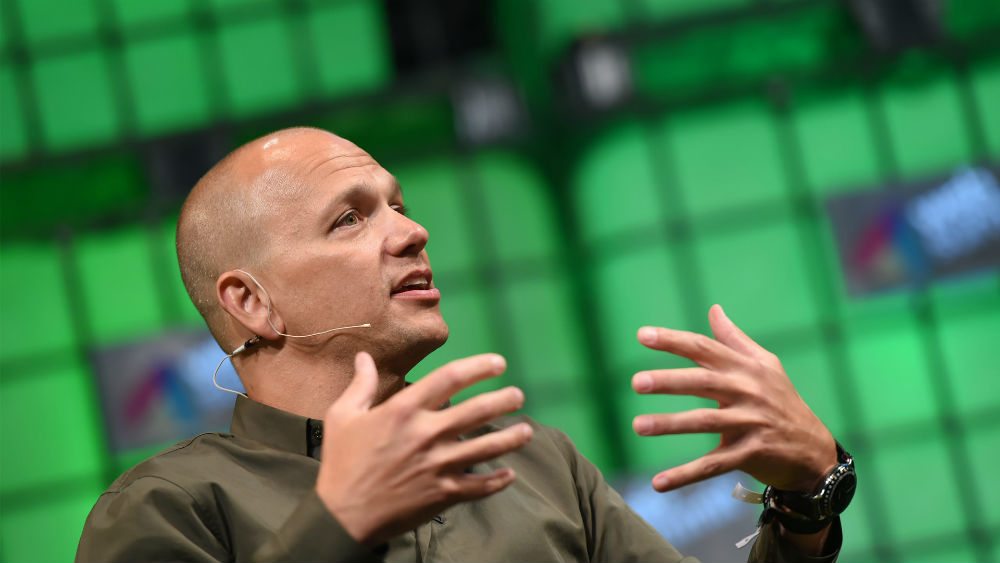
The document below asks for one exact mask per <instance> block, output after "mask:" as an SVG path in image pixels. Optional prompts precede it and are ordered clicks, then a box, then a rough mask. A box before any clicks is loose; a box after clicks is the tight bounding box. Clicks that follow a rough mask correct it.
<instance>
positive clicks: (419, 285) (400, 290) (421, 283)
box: [389, 268, 441, 299]
mask: <svg viewBox="0 0 1000 563" xmlns="http://www.w3.org/2000/svg"><path fill="white" fill-rule="evenodd" d="M432 281H433V274H432V273H431V271H430V269H427V268H421V269H418V270H413V271H412V272H410V273H408V274H406V275H405V276H404V277H403V278H401V279H400V280H399V281H398V282H396V284H395V285H394V286H393V288H392V290H391V291H390V292H389V295H390V296H391V297H394V298H406V299H440V298H441V293H440V292H439V291H438V290H437V288H435V287H434V285H433V283H432Z"/></svg>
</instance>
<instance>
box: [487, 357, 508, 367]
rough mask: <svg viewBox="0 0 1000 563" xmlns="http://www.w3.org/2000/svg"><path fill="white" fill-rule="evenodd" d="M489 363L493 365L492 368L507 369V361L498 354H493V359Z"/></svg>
mask: <svg viewBox="0 0 1000 563" xmlns="http://www.w3.org/2000/svg"><path fill="white" fill-rule="evenodd" d="M490 361H491V362H492V363H493V367H495V368H496V369H498V370H502V369H504V368H505V367H507V360H504V359H503V356H501V355H500V354H493V357H492V358H490Z"/></svg>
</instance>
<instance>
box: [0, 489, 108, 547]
mask: <svg viewBox="0 0 1000 563" xmlns="http://www.w3.org/2000/svg"><path fill="white" fill-rule="evenodd" d="M100 494H101V486H100V484H99V483H98V482H97V481H96V480H83V481H81V482H80V483H79V488H78V489H76V490H75V491H74V492H73V493H72V494H67V495H64V496H60V497H59V498H53V499H50V500H46V501H42V502H37V503H33V504H31V505H30V506H24V507H20V508H17V509H13V510H11V509H7V508H5V509H4V514H3V520H2V521H0V541H2V543H3V555H4V561H6V562H7V563H40V562H46V563H48V562H55V561H72V560H73V557H74V556H75V555H76V545H77V543H79V541H80V534H81V533H82V532H83V523H84V521H85V520H86V519H87V514H88V513H90V509H91V508H93V506H94V503H95V502H97V497H98V496H99V495H100Z"/></svg>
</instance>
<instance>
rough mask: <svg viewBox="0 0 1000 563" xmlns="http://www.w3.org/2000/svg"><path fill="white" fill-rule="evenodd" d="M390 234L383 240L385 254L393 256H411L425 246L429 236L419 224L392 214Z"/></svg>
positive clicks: (394, 213) (401, 215)
mask: <svg viewBox="0 0 1000 563" xmlns="http://www.w3.org/2000/svg"><path fill="white" fill-rule="evenodd" d="M392 217H393V218H392V221H393V223H392V227H391V232H390V234H389V236H388V237H386V240H385V249H386V252H388V253H389V254H392V255H393V256H413V255H417V254H420V251H422V250H423V249H424V247H426V246H427V239H428V238H429V237H430V235H429V234H428V233H427V229H425V228H424V227H423V225H421V224H420V223H417V222H416V221H414V220H413V219H410V218H409V217H407V216H405V215H403V214H401V213H396V212H393V213H392Z"/></svg>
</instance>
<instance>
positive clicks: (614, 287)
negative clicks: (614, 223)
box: [594, 246, 688, 386]
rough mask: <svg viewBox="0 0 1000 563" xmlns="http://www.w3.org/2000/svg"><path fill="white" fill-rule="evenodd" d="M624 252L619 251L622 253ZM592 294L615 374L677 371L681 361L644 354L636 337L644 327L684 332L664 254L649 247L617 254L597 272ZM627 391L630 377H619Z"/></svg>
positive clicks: (659, 354) (677, 293) (672, 275)
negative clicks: (664, 370) (658, 370)
mask: <svg viewBox="0 0 1000 563" xmlns="http://www.w3.org/2000/svg"><path fill="white" fill-rule="evenodd" d="M623 250H624V249H623ZM594 277H595V280H594V281H595V289H596V291H597V295H596V299H597V312H598V314H599V318H600V325H599V326H600V332H601V340H602V343H603V344H604V347H605V353H606V354H607V358H608V361H609V363H610V365H611V366H612V367H613V368H615V369H619V370H627V369H633V368H634V369H653V368H657V367H676V366H677V365H679V364H682V363H684V362H686V360H684V361H681V360H678V359H677V358H676V357H674V356H670V355H668V354H665V353H664V352H658V351H654V350H649V349H648V348H646V347H645V346H643V345H642V344H639V341H638V339H637V338H636V332H637V331H638V330H639V327H642V326H645V325H654V326H665V327H670V328H677V329H687V328H688V327H685V318H684V314H683V312H684V309H683V306H682V301H681V298H682V295H683V294H682V292H681V288H680V285H679V282H678V279H677V276H676V275H675V273H674V272H672V271H671V270H670V268H669V262H668V256H667V251H666V250H664V249H663V248H657V247H653V246H649V247H646V248H644V249H642V250H639V251H632V252H628V253H624V252H622V253H618V254H616V255H615V256H614V257H612V258H610V259H607V260H606V261H604V262H603V263H599V264H598V265H597V266H596V272H595V274H594ZM620 375H621V377H622V378H623V379H622V380H623V381H624V382H625V385H626V386H627V385H628V384H629V383H628V382H629V381H630V379H629V378H630V377H631V374H629V373H622V374H620Z"/></svg>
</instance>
